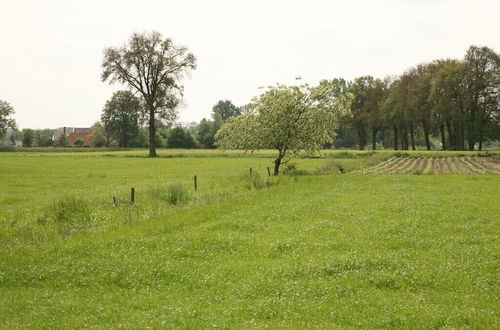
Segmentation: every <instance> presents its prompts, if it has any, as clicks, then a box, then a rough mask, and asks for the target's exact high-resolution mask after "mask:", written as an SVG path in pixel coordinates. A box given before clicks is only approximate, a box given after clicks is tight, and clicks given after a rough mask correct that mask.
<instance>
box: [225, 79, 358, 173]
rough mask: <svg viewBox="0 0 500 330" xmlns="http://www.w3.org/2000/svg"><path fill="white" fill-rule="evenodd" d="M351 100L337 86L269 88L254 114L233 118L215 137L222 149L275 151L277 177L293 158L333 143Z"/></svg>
mask: <svg viewBox="0 0 500 330" xmlns="http://www.w3.org/2000/svg"><path fill="white" fill-rule="evenodd" d="M350 102H351V96H350V94H349V93H346V92H345V91H340V92H339V89H338V85H337V84H334V83H323V84H320V85H319V86H317V87H309V86H307V85H302V86H283V85H278V86H276V87H272V88H270V89H269V90H268V91H266V92H265V93H264V94H262V95H261V96H260V97H258V98H256V99H254V100H253V102H252V104H251V109H252V110H251V111H249V112H247V113H245V114H243V115H240V116H236V117H233V118H232V119H231V120H230V121H229V122H228V123H226V124H224V125H222V127H221V128H220V130H219V131H218V132H217V134H216V140H217V145H219V146H221V147H223V148H236V149H245V150H257V149H261V148H272V149H275V150H276V151H277V152H278V154H277V156H276V159H275V160H274V165H275V166H274V175H277V174H278V173H279V169H280V165H281V164H283V163H286V162H287V161H288V160H289V159H290V158H291V157H292V156H293V155H296V154H298V153H301V152H314V151H317V150H319V149H320V148H321V147H322V146H323V144H324V143H326V142H332V141H333V138H334V131H335V129H336V128H337V126H338V122H339V119H340V117H341V116H343V115H345V114H346V113H347V112H348V108H349V105H350Z"/></svg>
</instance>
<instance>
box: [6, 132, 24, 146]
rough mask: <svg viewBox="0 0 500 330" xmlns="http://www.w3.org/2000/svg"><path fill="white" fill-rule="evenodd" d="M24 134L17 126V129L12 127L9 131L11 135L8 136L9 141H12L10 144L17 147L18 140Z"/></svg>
mask: <svg viewBox="0 0 500 330" xmlns="http://www.w3.org/2000/svg"><path fill="white" fill-rule="evenodd" d="M21 136H22V132H21V131H19V130H18V129H17V128H16V129H11V130H10V131H9V135H8V138H9V142H10V145H11V146H12V147H15V146H16V142H17V140H18V139H19V138H20V137H21Z"/></svg>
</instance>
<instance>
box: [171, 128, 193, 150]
mask: <svg viewBox="0 0 500 330" xmlns="http://www.w3.org/2000/svg"><path fill="white" fill-rule="evenodd" d="M195 147H196V141H195V139H194V137H193V135H192V134H191V132H190V131H189V130H187V129H185V128H183V127H174V128H172V129H171V130H170V132H169V134H168V137H167V148H185V149H192V148H195Z"/></svg>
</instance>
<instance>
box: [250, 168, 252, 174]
mask: <svg viewBox="0 0 500 330" xmlns="http://www.w3.org/2000/svg"><path fill="white" fill-rule="evenodd" d="M250 176H252V168H251V167H250Z"/></svg>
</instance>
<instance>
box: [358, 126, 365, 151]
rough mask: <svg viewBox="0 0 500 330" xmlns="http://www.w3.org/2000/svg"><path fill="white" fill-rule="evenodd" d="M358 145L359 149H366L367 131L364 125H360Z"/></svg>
mask: <svg viewBox="0 0 500 330" xmlns="http://www.w3.org/2000/svg"><path fill="white" fill-rule="evenodd" d="M357 131H358V145H359V150H365V146H366V132H365V128H364V127H358V129H357Z"/></svg>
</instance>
